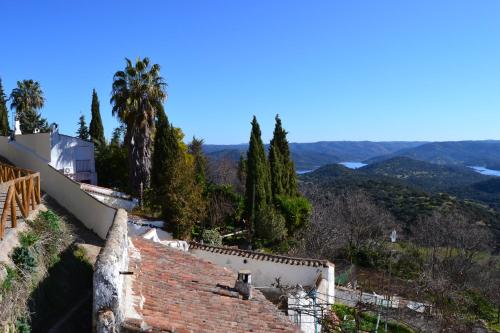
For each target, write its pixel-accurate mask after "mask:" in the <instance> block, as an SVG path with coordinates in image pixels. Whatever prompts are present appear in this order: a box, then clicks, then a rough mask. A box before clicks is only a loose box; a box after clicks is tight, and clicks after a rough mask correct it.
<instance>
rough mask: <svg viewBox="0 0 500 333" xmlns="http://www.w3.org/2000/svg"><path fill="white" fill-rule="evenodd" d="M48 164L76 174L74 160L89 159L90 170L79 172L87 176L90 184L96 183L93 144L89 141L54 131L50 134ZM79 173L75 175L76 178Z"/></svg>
mask: <svg viewBox="0 0 500 333" xmlns="http://www.w3.org/2000/svg"><path fill="white" fill-rule="evenodd" d="M51 142H52V143H51V145H52V148H51V152H50V165H52V166H53V167H54V168H56V169H57V170H65V169H67V170H68V171H69V172H68V173H69V174H77V171H76V161H77V160H88V161H90V163H89V166H90V172H81V176H83V177H87V178H88V179H89V180H90V181H91V183H92V184H97V177H96V173H95V157H94V144H93V143H92V142H90V141H85V140H81V139H79V138H75V137H71V136H67V135H62V134H59V132H54V133H52V135H51ZM78 176H79V175H76V177H77V178H78V179H76V180H80V178H81V177H80V178H79V177H78Z"/></svg>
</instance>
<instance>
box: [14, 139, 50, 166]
mask: <svg viewBox="0 0 500 333" xmlns="http://www.w3.org/2000/svg"><path fill="white" fill-rule="evenodd" d="M16 141H17V142H19V143H20V144H22V145H23V146H25V147H27V148H29V149H30V150H31V151H33V152H34V153H36V154H37V155H38V156H40V157H41V158H42V159H44V160H46V161H49V162H50V157H51V152H50V151H51V148H52V147H51V143H50V133H37V134H23V135H16Z"/></svg>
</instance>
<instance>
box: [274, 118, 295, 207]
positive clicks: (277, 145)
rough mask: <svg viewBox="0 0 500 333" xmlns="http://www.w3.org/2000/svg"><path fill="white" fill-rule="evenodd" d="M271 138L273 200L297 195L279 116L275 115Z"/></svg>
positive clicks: (291, 164) (284, 132)
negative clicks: (281, 196) (282, 196)
mask: <svg viewBox="0 0 500 333" xmlns="http://www.w3.org/2000/svg"><path fill="white" fill-rule="evenodd" d="M275 119H276V124H275V127H274V133H273V138H272V139H271V144H270V148H269V166H270V169H271V184H272V190H273V198H274V199H276V197H277V196H279V195H287V196H295V195H297V178H296V174H295V166H294V163H293V161H292V159H291V156H290V148H289V147H288V141H287V139H286V135H287V132H286V131H285V130H284V129H283V126H282V124H281V119H280V117H279V115H276V118H275Z"/></svg>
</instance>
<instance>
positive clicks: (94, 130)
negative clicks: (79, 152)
mask: <svg viewBox="0 0 500 333" xmlns="http://www.w3.org/2000/svg"><path fill="white" fill-rule="evenodd" d="M91 113H92V117H91V120H90V126H89V135H90V137H91V139H92V141H94V143H96V144H102V143H105V142H106V139H105V137H104V127H103V126H102V120H101V112H100V111H99V98H98V97H97V93H96V91H95V89H94V90H93V91H92V106H91Z"/></svg>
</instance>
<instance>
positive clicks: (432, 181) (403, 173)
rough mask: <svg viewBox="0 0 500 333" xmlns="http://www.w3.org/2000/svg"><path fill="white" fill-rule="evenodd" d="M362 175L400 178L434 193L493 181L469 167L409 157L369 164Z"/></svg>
mask: <svg viewBox="0 0 500 333" xmlns="http://www.w3.org/2000/svg"><path fill="white" fill-rule="evenodd" d="M359 172H362V173H365V174H368V175H379V176H385V177H390V178H396V179H398V180H401V181H403V182H404V183H405V184H407V185H412V186H415V187H419V188H421V189H424V190H426V191H434V192H435V191H443V192H446V191H452V192H453V191H454V189H456V188H460V187H464V186H469V185H472V184H474V183H478V182H481V181H487V180H489V179H491V178H492V177H491V176H485V175H482V174H480V173H478V172H476V171H474V170H472V169H471V168H468V167H465V166H461V165H439V164H432V163H429V162H424V161H417V160H414V159H411V158H408V157H405V156H398V157H393V158H391V159H388V160H384V161H381V162H377V163H373V164H369V165H367V166H365V167H363V168H361V169H359Z"/></svg>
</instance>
